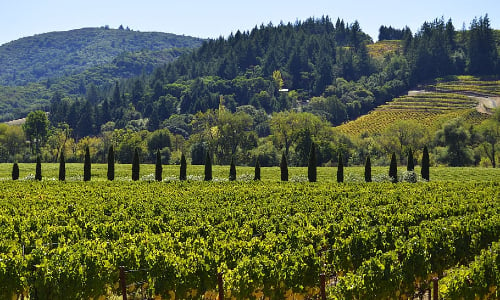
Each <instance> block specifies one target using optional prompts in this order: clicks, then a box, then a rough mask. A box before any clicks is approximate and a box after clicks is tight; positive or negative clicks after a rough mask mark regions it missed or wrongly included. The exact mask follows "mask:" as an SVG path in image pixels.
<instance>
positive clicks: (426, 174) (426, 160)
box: [421, 146, 430, 181]
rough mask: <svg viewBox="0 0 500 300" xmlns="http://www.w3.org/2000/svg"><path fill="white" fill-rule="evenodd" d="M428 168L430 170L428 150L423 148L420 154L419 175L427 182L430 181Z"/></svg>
mask: <svg viewBox="0 0 500 300" xmlns="http://www.w3.org/2000/svg"><path fill="white" fill-rule="evenodd" d="M429 168H430V160H429V150H428V149H427V146H425V147H424V153H423V154H422V169H421V175H422V178H423V179H425V180H427V181H429V180H430V173H429Z"/></svg>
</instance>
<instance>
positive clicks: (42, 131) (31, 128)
mask: <svg viewBox="0 0 500 300" xmlns="http://www.w3.org/2000/svg"><path fill="white" fill-rule="evenodd" d="M23 130H24V133H25V134H26V137H27V138H28V140H29V141H30V142H31V143H32V144H33V146H32V149H33V150H34V151H35V152H36V153H40V148H41V146H43V144H44V143H45V141H46V139H47V135H48V130H49V120H48V119H47V114H46V113H45V112H43V111H41V110H37V111H34V112H30V113H29V114H28V116H27V117H26V122H25V123H24V124H23Z"/></svg>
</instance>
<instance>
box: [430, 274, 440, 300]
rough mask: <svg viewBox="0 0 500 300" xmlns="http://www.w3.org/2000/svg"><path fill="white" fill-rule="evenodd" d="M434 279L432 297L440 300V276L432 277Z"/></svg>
mask: <svg viewBox="0 0 500 300" xmlns="http://www.w3.org/2000/svg"><path fill="white" fill-rule="evenodd" d="M432 281H433V282H434V285H433V287H432V288H433V289H432V299H433V300H439V283H438V281H439V278H437V277H434V278H432Z"/></svg>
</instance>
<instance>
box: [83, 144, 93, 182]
mask: <svg viewBox="0 0 500 300" xmlns="http://www.w3.org/2000/svg"><path fill="white" fill-rule="evenodd" d="M91 176H92V174H91V162H90V150H89V147H88V146H87V147H85V158H84V162H83V181H90V178H91Z"/></svg>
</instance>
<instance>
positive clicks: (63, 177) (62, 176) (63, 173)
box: [59, 151, 66, 181]
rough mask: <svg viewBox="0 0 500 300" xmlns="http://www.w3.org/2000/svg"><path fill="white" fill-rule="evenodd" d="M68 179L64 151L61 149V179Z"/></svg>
mask: <svg viewBox="0 0 500 300" xmlns="http://www.w3.org/2000/svg"><path fill="white" fill-rule="evenodd" d="M65 180H66V161H65V159H64V151H61V155H60V156H59V181H65Z"/></svg>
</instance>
